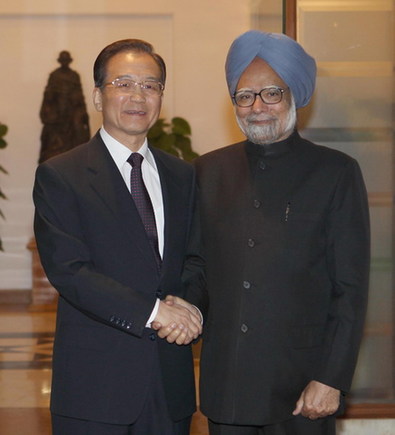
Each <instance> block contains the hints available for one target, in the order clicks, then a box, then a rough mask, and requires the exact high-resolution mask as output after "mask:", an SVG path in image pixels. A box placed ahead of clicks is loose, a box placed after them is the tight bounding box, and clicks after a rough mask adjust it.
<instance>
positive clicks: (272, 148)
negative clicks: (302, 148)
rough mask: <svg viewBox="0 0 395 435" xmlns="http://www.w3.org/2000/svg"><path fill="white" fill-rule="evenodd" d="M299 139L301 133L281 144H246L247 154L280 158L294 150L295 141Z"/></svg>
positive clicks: (294, 134) (296, 133)
mask: <svg viewBox="0 0 395 435" xmlns="http://www.w3.org/2000/svg"><path fill="white" fill-rule="evenodd" d="M298 137H299V133H298V132H297V131H296V130H294V132H293V133H292V134H291V135H290V136H288V137H287V138H286V139H284V140H282V141H280V142H274V143H270V144H265V145H259V144H256V143H253V142H250V141H247V142H246V152H247V153H248V154H250V155H254V156H256V157H279V156H281V155H283V154H286V153H288V152H290V151H292V149H293V145H294V143H295V139H296V138H298Z"/></svg>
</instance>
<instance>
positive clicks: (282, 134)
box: [236, 98, 296, 145]
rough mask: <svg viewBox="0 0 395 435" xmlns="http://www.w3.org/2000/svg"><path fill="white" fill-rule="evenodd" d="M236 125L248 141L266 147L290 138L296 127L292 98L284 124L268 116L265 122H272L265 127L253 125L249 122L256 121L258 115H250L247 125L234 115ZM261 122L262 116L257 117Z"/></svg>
mask: <svg viewBox="0 0 395 435" xmlns="http://www.w3.org/2000/svg"><path fill="white" fill-rule="evenodd" d="M236 119H237V123H238V124H239V127H240V129H241V131H242V132H243V133H244V134H245V135H246V136H247V138H248V140H249V141H250V142H252V143H256V144H258V145H266V144H269V143H274V142H278V141H279V140H281V138H284V139H285V138H287V137H288V136H290V135H291V134H292V132H293V130H294V128H295V125H296V107H295V102H294V99H293V98H292V100H291V104H290V107H289V110H288V114H287V117H286V119H285V120H284V122H280V121H279V119H278V118H275V117H273V116H268V117H267V120H270V121H272V122H271V123H270V124H267V125H254V124H249V122H252V121H255V120H257V119H258V115H255V114H252V115H250V116H248V117H247V118H246V120H245V121H246V122H247V125H244V124H243V122H242V121H241V120H240V119H239V117H238V116H237V115H236ZM259 119H260V120H262V115H260V116H259Z"/></svg>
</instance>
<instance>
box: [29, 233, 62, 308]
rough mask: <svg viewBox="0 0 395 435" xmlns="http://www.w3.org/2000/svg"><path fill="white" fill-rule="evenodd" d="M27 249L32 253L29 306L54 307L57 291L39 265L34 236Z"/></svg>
mask: <svg viewBox="0 0 395 435" xmlns="http://www.w3.org/2000/svg"><path fill="white" fill-rule="evenodd" d="M27 249H29V251H30V252H31V253H32V298H31V305H30V308H31V309H33V310H35V309H40V310H41V309H44V310H45V309H56V304H57V301H58V292H57V291H56V290H55V289H54V288H53V287H52V285H51V284H50V283H49V281H48V278H47V277H46V275H45V272H44V269H43V267H42V266H41V262H40V257H39V255H38V252H37V245H36V239H35V238H34V237H33V238H32V239H31V240H30V241H29V243H28V245H27Z"/></svg>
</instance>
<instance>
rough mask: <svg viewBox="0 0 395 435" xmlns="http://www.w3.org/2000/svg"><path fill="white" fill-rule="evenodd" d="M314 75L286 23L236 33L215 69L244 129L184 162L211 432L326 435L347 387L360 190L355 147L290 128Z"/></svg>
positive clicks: (363, 276)
mask: <svg viewBox="0 0 395 435" xmlns="http://www.w3.org/2000/svg"><path fill="white" fill-rule="evenodd" d="M315 77H316V65H315V61H314V59H313V58H312V57H311V56H309V55H308V54H307V53H306V52H305V50H304V49H303V48H302V47H301V46H300V45H299V44H298V43H297V42H295V41H294V40H292V39H290V38H288V37H287V36H285V35H281V34H272V33H264V32H257V31H249V32H247V33H244V34H243V35H241V36H240V37H238V38H237V39H236V40H235V41H234V42H233V44H232V46H231V47H230V50H229V53H228V57H227V60H226V79H227V83H228V87H229V93H230V96H231V98H232V101H233V104H234V108H235V114H236V118H237V121H238V123H239V126H240V128H241V130H242V131H243V133H244V134H245V135H246V137H247V140H246V141H244V142H241V143H237V144H234V145H230V146H228V147H225V148H222V149H218V150H215V151H213V152H210V153H208V154H206V155H204V156H202V157H200V158H199V159H197V161H196V163H195V166H196V171H197V179H198V184H199V189H200V199H199V201H200V204H199V210H200V221H201V223H200V225H201V230H202V231H201V233H202V241H201V242H202V243H201V246H202V250H203V253H204V257H205V261H206V280H207V282H206V287H207V291H208V294H209V298H210V303H209V313H208V318H207V321H206V325H205V332H204V339H203V347H202V355H201V384H200V387H201V389H200V401H201V410H202V411H203V413H204V414H205V415H207V416H208V418H209V428H210V435H258V434H259V435H263V434H264V435H324V434H325V435H328V434H329V435H333V434H335V431H336V429H335V416H336V415H337V414H339V413H340V412H341V411H342V408H343V406H342V405H343V401H344V394H345V393H346V392H347V391H348V390H349V389H350V384H351V379H352V376H353V372H354V368H355V364H356V360H357V354H358V348H359V344H360V340H361V336H362V330H363V322H364V316H365V310H366V301H367V288H368V275H369V273H368V271H369V216H368V205H367V195H366V189H365V185H364V182H363V178H362V175H361V171H360V168H359V166H358V163H357V162H356V161H355V160H354V159H353V158H351V157H349V156H347V155H346V154H344V153H341V152H339V151H335V150H333V149H329V148H326V147H323V146H320V145H316V144H313V143H311V142H309V141H307V140H305V139H303V138H302V137H301V136H300V135H299V133H298V131H297V129H296V109H298V108H300V107H304V106H306V105H307V104H308V103H309V101H310V99H311V97H312V94H313V91H314V86H315ZM191 264H192V263H190V264H189V269H188V271H189V272H190V271H191V267H192V266H191ZM187 266H188V264H187ZM196 285H201V283H198V282H197V280H196Z"/></svg>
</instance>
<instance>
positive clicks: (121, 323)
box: [110, 315, 132, 329]
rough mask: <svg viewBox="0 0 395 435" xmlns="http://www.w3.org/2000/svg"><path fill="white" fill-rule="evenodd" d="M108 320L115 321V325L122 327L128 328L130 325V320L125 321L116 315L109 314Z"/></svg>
mask: <svg viewBox="0 0 395 435" xmlns="http://www.w3.org/2000/svg"><path fill="white" fill-rule="evenodd" d="M110 322H111V323H115V325H118V326H122V328H126V329H130V328H131V327H132V323H131V322H127V321H126V320H122V319H121V318H119V317H117V316H114V315H113V316H111V317H110Z"/></svg>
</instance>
